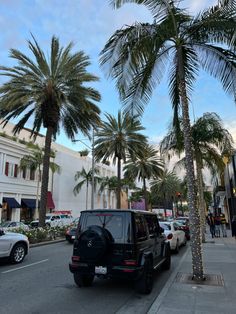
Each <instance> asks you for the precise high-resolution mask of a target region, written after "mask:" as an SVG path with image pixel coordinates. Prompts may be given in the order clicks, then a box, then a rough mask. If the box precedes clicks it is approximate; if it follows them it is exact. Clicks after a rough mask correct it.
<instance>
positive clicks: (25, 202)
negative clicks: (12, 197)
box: [21, 198, 36, 209]
mask: <svg viewBox="0 0 236 314" xmlns="http://www.w3.org/2000/svg"><path fill="white" fill-rule="evenodd" d="M21 206H22V207H27V208H30V209H35V208H36V200H35V199H31V198H22V199H21Z"/></svg>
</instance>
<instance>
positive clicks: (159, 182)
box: [150, 169, 181, 215]
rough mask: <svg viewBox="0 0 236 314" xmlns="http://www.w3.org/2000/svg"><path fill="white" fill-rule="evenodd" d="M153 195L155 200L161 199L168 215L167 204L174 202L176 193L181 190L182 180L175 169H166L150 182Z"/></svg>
mask: <svg viewBox="0 0 236 314" xmlns="http://www.w3.org/2000/svg"><path fill="white" fill-rule="evenodd" d="M150 186H151V195H152V196H153V197H152V199H154V200H156V199H157V200H161V201H162V202H163V204H164V212H165V215H166V209H167V206H168V205H167V204H168V203H170V202H173V200H174V199H175V196H176V193H177V192H179V191H180V190H181V187H180V186H181V180H180V179H179V178H178V177H177V175H176V174H175V173H174V172H173V171H168V170H166V169H165V170H164V171H163V172H162V174H161V175H160V176H159V177H157V178H155V179H154V180H152V181H151V182H150Z"/></svg>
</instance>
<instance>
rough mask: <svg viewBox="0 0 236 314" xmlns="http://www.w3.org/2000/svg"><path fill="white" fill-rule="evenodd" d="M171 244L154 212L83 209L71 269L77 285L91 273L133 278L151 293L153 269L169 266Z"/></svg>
mask: <svg viewBox="0 0 236 314" xmlns="http://www.w3.org/2000/svg"><path fill="white" fill-rule="evenodd" d="M170 264H171V255H170V246H169V242H168V241H166V237H165V235H164V234H163V229H162V228H160V226H159V222H158V218H157V215H156V214H155V213H150V212H146V211H137V210H116V209H114V210H113V209H109V210H105V209H104V210H103V209H96V210H87V211H82V212H81V216H80V220H79V226H78V228H77V229H76V237H75V241H74V248H73V256H72V262H71V263H70V264H69V268H70V271H71V272H72V273H73V275H74V281H75V283H76V284H77V285H78V286H79V287H82V286H91V285H92V283H93V280H94V276H97V277H102V278H115V277H118V278H124V279H129V280H133V281H134V282H135V287H136V289H137V291H138V292H140V293H145V294H147V293H150V292H151V290H152V285H153V270H154V269H157V268H159V267H160V268H162V269H169V268H170Z"/></svg>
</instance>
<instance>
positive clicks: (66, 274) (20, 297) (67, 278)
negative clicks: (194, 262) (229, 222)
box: [0, 242, 186, 314]
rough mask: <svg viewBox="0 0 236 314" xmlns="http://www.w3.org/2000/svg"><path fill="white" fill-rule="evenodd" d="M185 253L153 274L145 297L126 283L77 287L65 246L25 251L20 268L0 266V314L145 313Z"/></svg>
mask: <svg viewBox="0 0 236 314" xmlns="http://www.w3.org/2000/svg"><path fill="white" fill-rule="evenodd" d="M185 251H186V247H184V248H181V250H180V253H179V254H178V255H172V267H171V270H169V271H165V272H163V271H162V272H160V271H157V272H156V273H155V275H154V276H155V279H154V287H153V291H152V293H151V294H150V295H140V294H138V293H136V292H135V291H134V289H133V284H132V282H127V281H113V280H101V279H95V281H94V284H93V286H92V287H88V288H78V287H77V286H76V285H75V284H74V281H73V276H72V274H71V273H70V271H69V268H68V263H69V260H70V257H71V254H72V245H70V244H68V243H67V242H61V243H57V244H51V245H46V246H40V247H35V248H31V250H30V253H29V255H28V256H27V257H26V259H25V260H24V262H23V263H22V264H19V265H9V264H8V263H6V262H2V261H1V263H0V313H1V314H54V313H55V314H67V313H79V314H84V313H86V314H90V313H92V314H93V313H96V314H100V313H101V314H111V313H135V314H143V313H147V311H148V309H149V308H150V306H151V305H152V303H153V302H154V300H155V298H156V297H157V296H158V294H159V293H160V291H161V289H162V287H163V286H164V285H165V283H166V281H167V279H168V278H169V276H170V275H171V272H172V271H173V270H174V269H175V268H176V267H177V265H178V262H179V260H180V258H181V256H182V255H183V254H184V252H185Z"/></svg>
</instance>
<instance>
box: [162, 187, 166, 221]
mask: <svg viewBox="0 0 236 314" xmlns="http://www.w3.org/2000/svg"><path fill="white" fill-rule="evenodd" d="M163 195H164V216H165V218H166V193H165V192H164V193H163Z"/></svg>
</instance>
